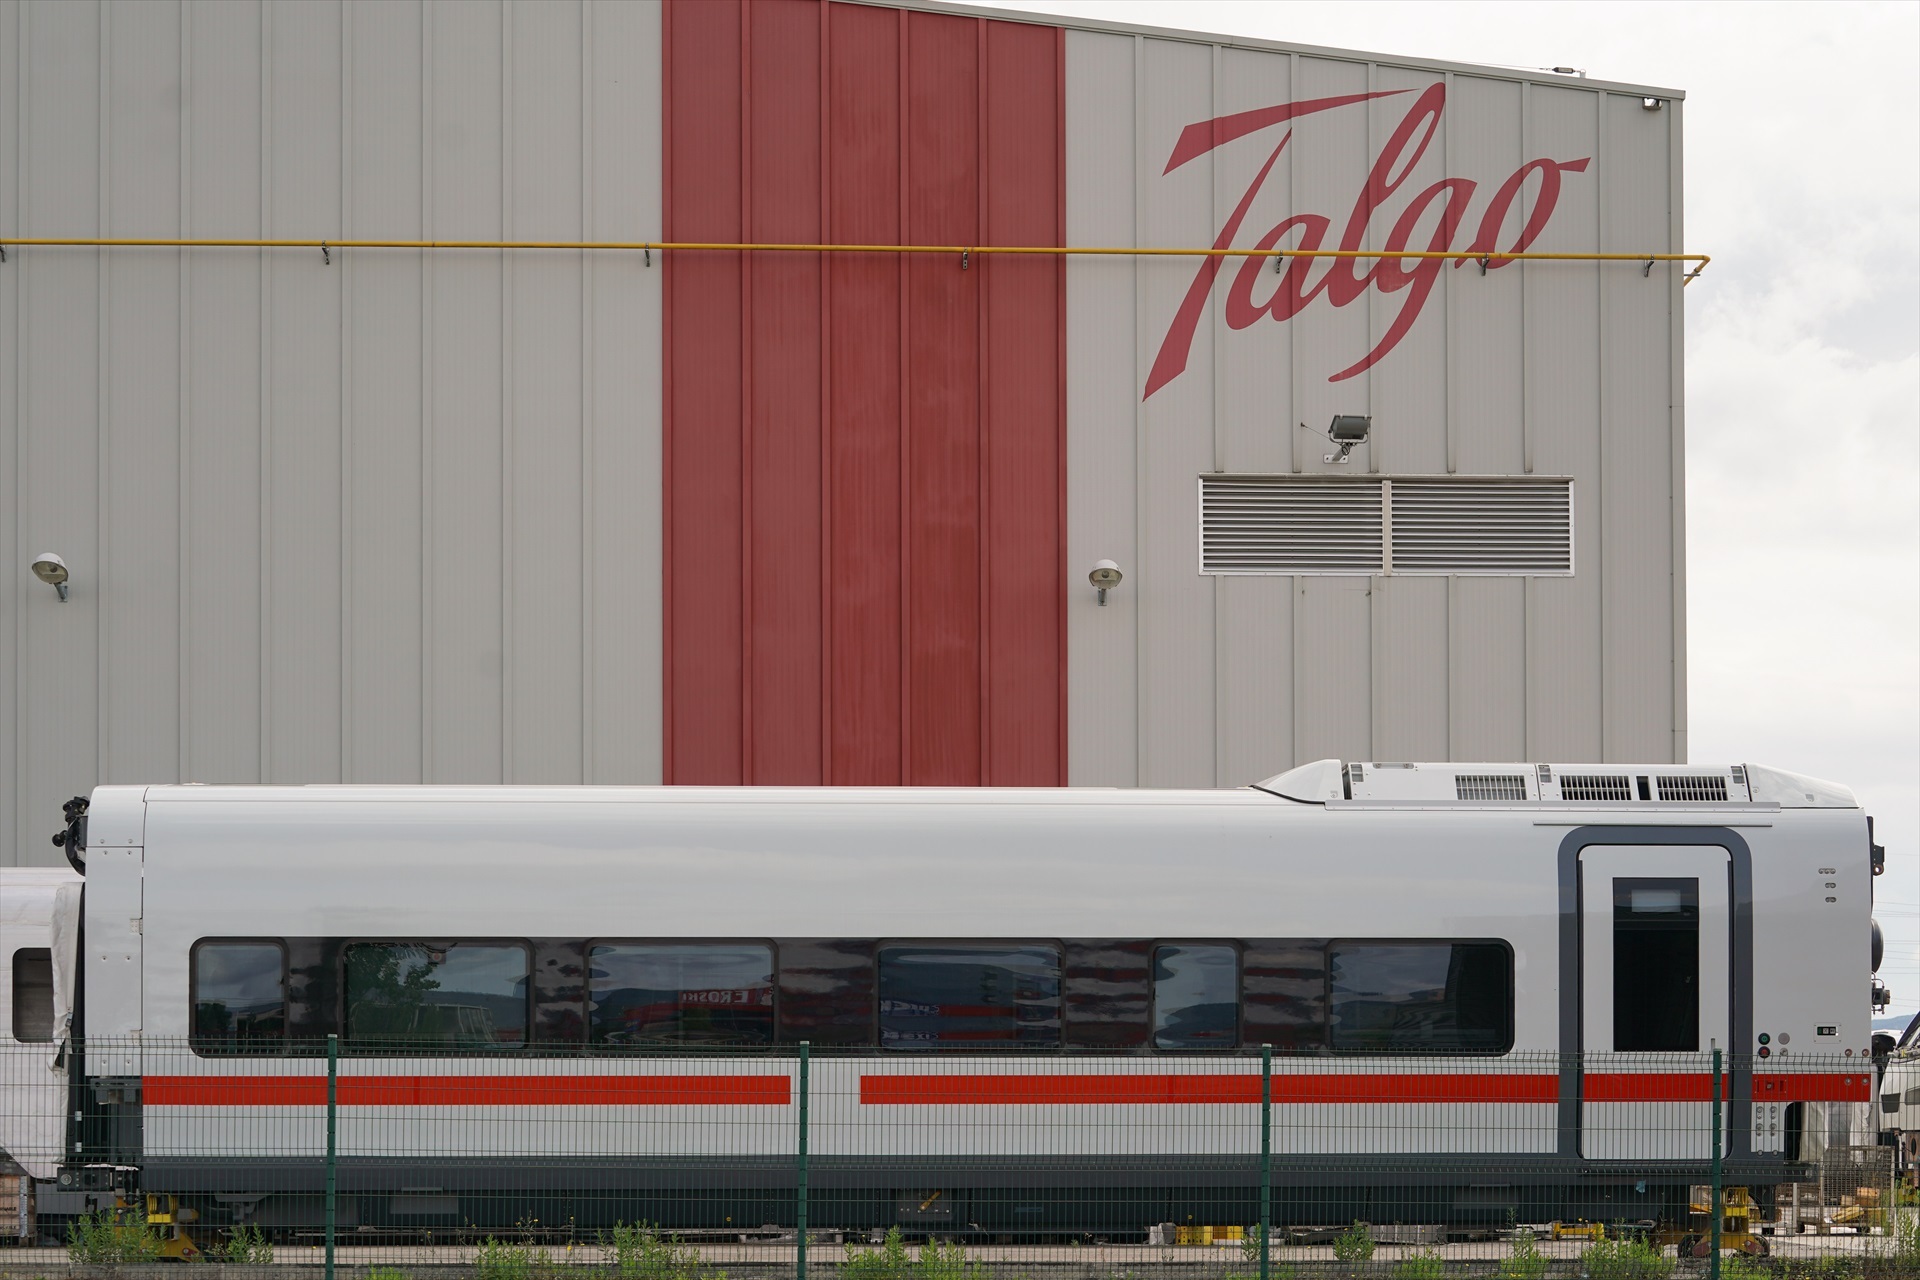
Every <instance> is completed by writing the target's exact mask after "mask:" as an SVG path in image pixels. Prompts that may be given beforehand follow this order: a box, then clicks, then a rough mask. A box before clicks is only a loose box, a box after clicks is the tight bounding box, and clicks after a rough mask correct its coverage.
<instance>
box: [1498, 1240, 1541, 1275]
mask: <svg viewBox="0 0 1920 1280" xmlns="http://www.w3.org/2000/svg"><path fill="white" fill-rule="evenodd" d="M1495 1274H1496V1275H1497V1276H1498V1277H1499V1280H1540V1278H1541V1277H1542V1276H1544V1275H1546V1274H1547V1255H1545V1254H1544V1253H1541V1252H1540V1246H1539V1245H1537V1244H1535V1243H1534V1242H1533V1232H1531V1231H1515V1232H1514V1233H1513V1248H1512V1250H1511V1251H1510V1252H1508V1254H1507V1256H1506V1257H1504V1258H1502V1259H1500V1269H1499V1270H1498V1271H1497V1272H1496V1273H1495Z"/></svg>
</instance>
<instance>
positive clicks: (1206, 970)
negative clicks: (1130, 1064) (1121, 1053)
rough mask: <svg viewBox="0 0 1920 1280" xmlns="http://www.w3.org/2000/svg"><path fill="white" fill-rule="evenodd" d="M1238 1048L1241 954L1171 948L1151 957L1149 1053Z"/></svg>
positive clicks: (1156, 951) (1227, 950) (1224, 949)
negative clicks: (1151, 1033) (1151, 1049)
mask: <svg viewBox="0 0 1920 1280" xmlns="http://www.w3.org/2000/svg"><path fill="white" fill-rule="evenodd" d="M1239 1043H1240V953H1239V952H1238V951H1237V950H1235V949H1234V948H1233V947H1221V946H1210V947H1200V946H1190V945H1181V946H1171V947H1156V948H1154V952H1153V1047H1154V1048H1156V1049H1230V1048H1232V1047H1234V1046H1235V1045H1237V1044H1239Z"/></svg>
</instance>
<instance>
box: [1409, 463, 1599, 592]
mask: <svg viewBox="0 0 1920 1280" xmlns="http://www.w3.org/2000/svg"><path fill="white" fill-rule="evenodd" d="M1392 496H1393V571H1394V572H1395V573H1448V574H1455V573H1457V574H1557V573H1572V572H1573V489H1572V486H1570V485H1568V484H1567V483H1566V482H1564V481H1547V482H1544V483H1541V482H1534V483H1530V484H1529V483H1519V484H1515V483H1507V482H1500V483H1490V482H1485V481H1482V482H1475V481H1470V480H1396V481H1394V482H1393V495H1392Z"/></svg>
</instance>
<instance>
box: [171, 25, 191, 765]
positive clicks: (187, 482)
mask: <svg viewBox="0 0 1920 1280" xmlns="http://www.w3.org/2000/svg"><path fill="white" fill-rule="evenodd" d="M178 2H179V6H180V21H179V24H178V26H177V28H176V30H177V31H178V33H179V48H178V50H177V51H176V58H177V62H178V67H179V72H180V156H179V191H178V192H177V200H178V202H179V208H178V225H179V227H180V235H181V237H182V238H185V237H187V236H189V235H191V234H193V232H192V214H193V5H192V3H191V0H178ZM174 261H175V264H176V265H175V270H176V272H177V274H178V278H179V296H178V307H179V310H178V315H179V321H178V326H177V330H176V332H175V334H174V347H175V352H176V358H177V360H178V364H179V373H178V377H179V382H178V385H177V386H176V387H175V388H174V393H175V396H176V399H177V402H178V406H179V407H178V412H179V420H180V442H179V449H178V451H177V452H176V454H175V457H176V459H177V462H176V471H175V475H174V487H175V492H176V494H177V495H178V501H179V504H180V523H179V525H178V527H177V529H176V530H175V535H174V536H175V543H176V545H175V549H174V550H175V556H176V564H177V567H178V571H177V572H176V573H175V575H174V599H175V617H174V628H175V632H176V634H177V643H178V644H179V652H178V653H177V654H176V655H175V669H176V672H177V675H176V679H177V684H176V687H175V689H174V736H175V741H176V748H175V751H176V754H175V756H174V781H176V782H191V781H193V780H194V778H193V759H192V756H191V754H190V752H191V747H192V741H193V738H192V730H191V721H190V717H189V708H190V707H191V706H192V705H193V704H192V689H193V685H192V674H193V663H192V658H191V654H192V650H191V648H190V645H191V642H192V639H193V624H192V619H193V610H192V600H193V593H192V569H193V558H192V555H191V554H190V553H191V548H192V545H193V532H192V531H193V515H192V513H193V505H192V500H193V472H192V458H193V448H192V445H193V361H192V359H191V350H192V343H191V337H190V335H191V333H192V328H191V322H190V320H191V315H192V297H193V271H192V269H191V268H192V262H193V259H192V257H191V256H190V251H189V250H186V249H181V250H178V251H177V252H176V254H175V258H174Z"/></svg>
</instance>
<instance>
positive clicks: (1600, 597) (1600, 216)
mask: <svg viewBox="0 0 1920 1280" xmlns="http://www.w3.org/2000/svg"><path fill="white" fill-rule="evenodd" d="M1592 96H1593V114H1594V121H1593V125H1594V128H1593V136H1594V146H1593V170H1594V184H1593V201H1594V224H1593V233H1594V243H1595V245H1596V246H1597V247H1598V250H1599V251H1600V252H1601V253H1605V252H1606V251H1607V239H1608V237H1607V186H1608V184H1609V183H1610V182H1611V181H1612V177H1613V174H1612V170H1611V169H1610V168H1609V167H1608V166H1609V164H1610V163H1611V161H1612V158H1613V157H1612V149H1611V148H1610V147H1609V146H1608V145H1607V143H1608V140H1609V139H1610V138H1611V136H1612V133H1613V125H1612V117H1611V115H1610V114H1609V113H1608V111H1607V95H1606V94H1605V93H1601V92H1596V93H1594V94H1593V95H1592ZM1593 293H1594V307H1595V310H1596V311H1597V313H1598V314H1597V316H1596V323H1595V327H1594V339H1595V345H1596V346H1598V348H1599V352H1600V354H1599V364H1600V376H1599V378H1598V379H1596V390H1595V395H1596V398H1597V400H1598V404H1597V405H1596V406H1595V409H1596V420H1597V422H1598V424H1599V431H1598V435H1599V447H1598V457H1597V461H1596V465H1595V467H1594V475H1593V489H1594V494H1593V519H1594V530H1593V533H1594V537H1593V541H1594V546H1595V548H1596V549H1599V550H1602V551H1603V552H1604V548H1605V547H1606V545H1607V542H1606V539H1607V506H1606V502H1607V437H1608V436H1610V435H1612V434H1613V433H1612V430H1611V426H1612V424H1611V423H1610V422H1609V421H1608V413H1609V411H1610V409H1611V405H1610V404H1609V403H1608V396H1607V356H1608V354H1609V351H1608V348H1609V346H1610V345H1611V344H1610V343H1609V342H1608V341H1607V334H1608V329H1607V319H1608V315H1607V312H1608V307H1607V286H1606V281H1604V280H1602V281H1601V282H1600V284H1599V287H1598V288H1596V289H1595V290H1594V291H1593ZM1612 567H1613V557H1612V556H1610V555H1606V554H1604V553H1603V554H1602V555H1601V556H1600V575H1599V576H1600V581H1599V584H1598V585H1599V589H1598V590H1597V591H1596V592H1595V593H1594V594H1595V607H1594V618H1593V621H1594V637H1595V648H1596V649H1597V650H1598V652H1599V658H1600V661H1599V669H1598V670H1597V671H1595V673H1594V678H1595V681H1596V682H1597V683H1598V685H1599V692H1600V699H1599V709H1600V714H1599V720H1600V723H1599V726H1598V728H1599V731H1600V754H1599V756H1598V757H1597V758H1598V759H1601V760H1611V759H1613V754H1612V742H1611V741H1610V735H1609V733H1608V728H1609V726H1610V725H1611V722H1612V718H1611V716H1610V715H1609V714H1608V710H1607V664H1608V661H1609V659H1610V657H1611V655H1610V654H1609V653H1608V648H1609V646H1608V642H1607V578H1608V577H1609V576H1610V574H1611V572H1612Z"/></svg>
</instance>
